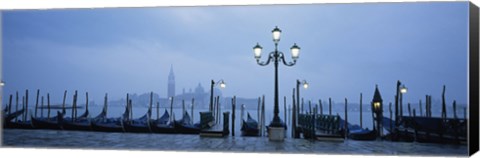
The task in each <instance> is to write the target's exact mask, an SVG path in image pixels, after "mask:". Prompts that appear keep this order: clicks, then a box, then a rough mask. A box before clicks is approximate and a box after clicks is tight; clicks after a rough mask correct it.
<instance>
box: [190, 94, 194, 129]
mask: <svg viewBox="0 0 480 158" xmlns="http://www.w3.org/2000/svg"><path fill="white" fill-rule="evenodd" d="M194 107H195V98H192V107H191V111H190V115H192V124H193V123H194V122H195V114H194V113H193V110H194Z"/></svg>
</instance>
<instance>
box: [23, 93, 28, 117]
mask: <svg viewBox="0 0 480 158" xmlns="http://www.w3.org/2000/svg"><path fill="white" fill-rule="evenodd" d="M27 119H28V89H27V90H25V120H24V121H25V122H26V121H27Z"/></svg>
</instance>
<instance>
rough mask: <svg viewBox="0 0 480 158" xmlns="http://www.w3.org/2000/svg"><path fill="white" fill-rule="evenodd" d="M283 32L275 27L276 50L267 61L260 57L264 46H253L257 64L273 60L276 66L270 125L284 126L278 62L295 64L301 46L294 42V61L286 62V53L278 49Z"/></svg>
mask: <svg viewBox="0 0 480 158" xmlns="http://www.w3.org/2000/svg"><path fill="white" fill-rule="evenodd" d="M281 33H282V30H280V29H279V28H278V27H275V28H274V29H273V30H272V36H273V42H274V44H275V50H274V51H272V52H270V54H268V59H267V61H266V62H261V61H260V58H261V55H262V46H260V44H258V43H257V45H255V46H254V47H253V53H254V57H255V59H256V60H257V64H258V65H260V66H267V65H268V64H269V63H270V62H271V61H273V63H274V67H275V94H274V97H275V98H274V109H273V113H274V116H273V120H272V122H271V123H270V125H269V127H284V126H285V124H284V123H283V122H282V120H281V119H280V117H279V116H278V113H279V108H278V63H279V62H283V64H284V65H286V66H293V65H295V63H296V62H297V59H298V56H299V54H300V47H298V46H297V44H293V46H292V47H291V48H290V51H291V55H292V59H293V62H288V63H287V62H286V61H285V55H284V54H283V53H282V52H280V51H278V42H279V41H280V35H281Z"/></svg>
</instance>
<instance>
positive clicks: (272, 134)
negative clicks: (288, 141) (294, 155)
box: [268, 127, 285, 141]
mask: <svg viewBox="0 0 480 158" xmlns="http://www.w3.org/2000/svg"><path fill="white" fill-rule="evenodd" d="M284 139H285V128H284V127H268V140H270V141H283V140H284Z"/></svg>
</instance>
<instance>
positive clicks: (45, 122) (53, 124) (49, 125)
mask: <svg viewBox="0 0 480 158" xmlns="http://www.w3.org/2000/svg"><path fill="white" fill-rule="evenodd" d="M60 117H63V116H62V113H60V112H57V116H55V117H52V118H49V117H42V118H36V117H33V116H31V120H32V125H33V128H35V129H54V130H60V129H62V128H61V126H60V125H59V124H58V122H59V120H61V119H60Z"/></svg>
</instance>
